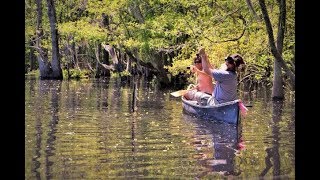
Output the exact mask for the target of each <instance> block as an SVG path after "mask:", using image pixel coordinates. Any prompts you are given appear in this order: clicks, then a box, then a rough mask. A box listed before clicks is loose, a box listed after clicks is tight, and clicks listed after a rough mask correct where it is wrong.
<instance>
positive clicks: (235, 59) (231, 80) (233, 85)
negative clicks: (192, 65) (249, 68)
mask: <svg viewBox="0 0 320 180" xmlns="http://www.w3.org/2000/svg"><path fill="white" fill-rule="evenodd" d="M199 55H200V57H201V60H202V67H203V72H204V73H206V74H210V76H212V77H213V79H214V80H215V81H216V84H215V87H214V90H213V92H212V95H211V96H210V95H208V94H202V95H201V98H202V99H201V100H200V101H201V102H207V104H206V105H215V104H220V103H225V102H229V101H233V100H236V99H237V98H238V97H237V83H238V82H237V70H238V68H241V69H242V70H243V67H244V66H243V65H244V64H245V63H244V61H243V58H242V57H241V56H240V55H239V54H233V55H231V56H228V57H226V58H225V65H224V66H221V67H220V69H215V68H213V67H212V66H211V64H210V63H209V60H208V56H207V54H206V53H205V50H204V48H202V49H200V50H199ZM239 70H240V69H239ZM199 96H200V95H199ZM202 105H205V103H202Z"/></svg>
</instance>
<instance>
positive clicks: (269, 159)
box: [259, 101, 284, 178]
mask: <svg viewBox="0 0 320 180" xmlns="http://www.w3.org/2000/svg"><path fill="white" fill-rule="evenodd" d="M283 105H284V102H283V101H274V102H273V103H272V125H271V128H272V145H271V147H269V148H267V149H266V154H267V156H266V157H265V165H266V167H265V168H264V169H263V171H262V172H261V173H260V175H259V177H260V178H262V177H264V176H265V175H266V174H267V173H268V172H269V170H270V169H271V167H273V172H272V175H273V177H274V178H279V176H280V175H281V172H280V154H279V141H280V126H279V122H280V121H281V117H282V111H283Z"/></svg>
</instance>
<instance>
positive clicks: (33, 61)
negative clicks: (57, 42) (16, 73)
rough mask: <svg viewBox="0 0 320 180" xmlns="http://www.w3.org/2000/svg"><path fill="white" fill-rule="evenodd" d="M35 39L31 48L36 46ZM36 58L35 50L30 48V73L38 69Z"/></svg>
mask: <svg viewBox="0 0 320 180" xmlns="http://www.w3.org/2000/svg"><path fill="white" fill-rule="evenodd" d="M34 41H35V38H32V39H31V41H30V46H34V45H35V42H34ZM35 61H36V56H35V55H34V49H33V48H30V71H33V70H35V69H36V63H35Z"/></svg>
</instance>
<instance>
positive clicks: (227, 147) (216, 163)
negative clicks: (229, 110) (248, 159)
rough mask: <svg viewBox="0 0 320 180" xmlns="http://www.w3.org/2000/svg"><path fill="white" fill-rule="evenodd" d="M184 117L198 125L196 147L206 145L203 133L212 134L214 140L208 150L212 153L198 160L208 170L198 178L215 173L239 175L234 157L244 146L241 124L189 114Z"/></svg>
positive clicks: (195, 138) (195, 139)
mask: <svg viewBox="0 0 320 180" xmlns="http://www.w3.org/2000/svg"><path fill="white" fill-rule="evenodd" d="M184 118H185V119H186V120H187V121H192V123H195V124H196V125H197V130H196V135H195V137H194V146H195V148H196V149H201V147H202V146H204V144H203V142H204V140H203V135H210V138H211V140H212V141H211V143H212V144H211V145H209V147H210V149H211V150H210V152H207V153H210V154H207V155H201V156H200V157H201V158H199V159H198V162H199V163H200V164H201V165H202V166H203V167H205V169H206V170H205V171H203V172H202V173H201V174H200V175H198V176H197V178H206V177H211V175H214V173H217V174H219V175H222V176H225V177H226V176H239V175H240V174H241V172H240V171H238V170H236V168H235V162H234V158H235V157H236V154H238V153H239V151H240V150H241V149H242V148H243V147H241V146H239V145H240V143H241V142H242V136H241V125H239V126H235V125H233V124H228V123H224V122H218V121H210V120H203V119H201V120H199V119H197V118H195V117H192V116H190V115H187V114H185V115H184ZM208 144H210V143H208ZM211 154H212V155H211ZM208 157H212V158H208ZM214 177H215V176H214Z"/></svg>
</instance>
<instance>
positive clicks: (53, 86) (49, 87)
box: [32, 80, 61, 179]
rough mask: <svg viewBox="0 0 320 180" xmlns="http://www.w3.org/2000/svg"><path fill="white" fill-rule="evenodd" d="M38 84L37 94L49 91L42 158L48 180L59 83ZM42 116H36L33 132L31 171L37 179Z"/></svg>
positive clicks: (59, 90)
mask: <svg viewBox="0 0 320 180" xmlns="http://www.w3.org/2000/svg"><path fill="white" fill-rule="evenodd" d="M38 82H39V94H40V97H41V95H44V94H47V93H49V92H50V91H51V103H50V104H51V116H52V118H51V120H50V122H49V124H48V127H49V131H48V134H47V136H48V138H47V141H46V146H45V147H46V148H45V149H44V152H45V154H44V157H45V176H46V178H47V179H50V178H51V177H52V175H51V166H52V165H53V161H51V160H50V157H51V156H54V154H55V153H54V151H55V144H54V141H55V139H56V135H55V134H56V131H57V128H56V126H57V124H58V122H59V118H58V112H59V103H60V100H59V94H60V92H61V81H51V80H48V81H47V80H45V81H38ZM38 107H39V109H38V110H39V113H40V112H42V111H43V109H41V108H42V106H41V105H40V106H38ZM43 120H44V119H42V116H41V115H40V114H38V115H37V116H36V122H35V123H36V124H35V132H36V145H35V146H36V147H35V156H34V157H33V162H34V164H35V166H34V169H33V170H32V171H33V172H35V176H36V178H37V179H41V176H40V172H39V171H40V170H39V168H40V165H41V163H40V162H39V158H40V156H41V152H43V151H42V150H41V144H42V138H41V137H43V130H42V128H43V124H42V121H43Z"/></svg>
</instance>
